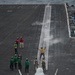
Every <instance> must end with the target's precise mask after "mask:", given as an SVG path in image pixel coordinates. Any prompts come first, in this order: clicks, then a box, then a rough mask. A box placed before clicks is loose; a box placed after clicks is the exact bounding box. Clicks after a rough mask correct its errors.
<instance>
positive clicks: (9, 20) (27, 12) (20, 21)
mask: <svg viewBox="0 0 75 75" xmlns="http://www.w3.org/2000/svg"><path fill="white" fill-rule="evenodd" d="M44 6H45V5H4V6H2V5H1V6H0V75H19V74H18V71H17V70H14V71H13V72H12V71H10V69H9V59H10V57H11V56H12V55H14V48H13V44H14V41H15V40H16V37H20V36H23V37H24V40H25V48H24V49H19V50H18V51H19V54H21V55H22V57H23V60H22V73H23V75H25V73H24V61H25V59H26V58H29V60H30V74H31V75H33V74H34V72H35V71H34V68H33V59H34V58H35V57H36V55H37V51H38V45H39V39H40V33H41V26H39V25H32V24H33V23H35V22H36V21H39V22H42V21H43V20H42V19H43V15H44Z"/></svg>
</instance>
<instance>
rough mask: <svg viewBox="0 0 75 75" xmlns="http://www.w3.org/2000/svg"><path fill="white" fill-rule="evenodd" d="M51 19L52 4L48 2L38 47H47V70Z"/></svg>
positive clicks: (38, 55) (38, 56)
mask: <svg viewBox="0 0 75 75" xmlns="http://www.w3.org/2000/svg"><path fill="white" fill-rule="evenodd" d="M50 20H51V6H49V4H48V5H46V6H45V11H44V18H43V23H42V29H41V35H40V41H39V47H38V48H39V49H40V47H46V49H45V62H46V70H48V50H49V37H50V22H51V21H50ZM47 38H48V39H47ZM45 39H47V40H45ZM39 49H38V54H37V58H38V62H40V51H39Z"/></svg>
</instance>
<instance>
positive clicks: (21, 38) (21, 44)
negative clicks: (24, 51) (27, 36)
mask: <svg viewBox="0 0 75 75" xmlns="http://www.w3.org/2000/svg"><path fill="white" fill-rule="evenodd" d="M20 48H24V39H23V37H22V36H21V37H20Z"/></svg>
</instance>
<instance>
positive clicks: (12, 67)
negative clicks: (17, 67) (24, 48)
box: [10, 56, 14, 71]
mask: <svg viewBox="0 0 75 75" xmlns="http://www.w3.org/2000/svg"><path fill="white" fill-rule="evenodd" d="M10 69H11V70H12V71H13V69H14V58H13V56H12V57H11V59H10Z"/></svg>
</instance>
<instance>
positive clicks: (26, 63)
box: [25, 58, 29, 73]
mask: <svg viewBox="0 0 75 75" xmlns="http://www.w3.org/2000/svg"><path fill="white" fill-rule="evenodd" d="M25 73H29V60H28V58H26V61H25Z"/></svg>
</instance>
